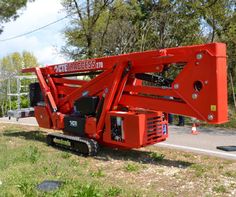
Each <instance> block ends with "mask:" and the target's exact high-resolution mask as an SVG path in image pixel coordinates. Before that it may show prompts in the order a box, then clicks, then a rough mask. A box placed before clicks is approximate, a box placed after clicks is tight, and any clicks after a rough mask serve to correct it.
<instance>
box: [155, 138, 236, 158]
mask: <svg viewBox="0 0 236 197" xmlns="http://www.w3.org/2000/svg"><path fill="white" fill-rule="evenodd" d="M157 145H160V146H167V147H174V148H179V149H183V150H191V151H198V152H203V153H208V154H215V155H221V156H228V157H231V158H234V159H236V155H235V154H230V153H223V152H218V151H213V150H208V149H202V148H194V147H190V146H182V145H176V144H168V143H164V142H161V143H159V144H157Z"/></svg>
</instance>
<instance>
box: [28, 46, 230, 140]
mask: <svg viewBox="0 0 236 197" xmlns="http://www.w3.org/2000/svg"><path fill="white" fill-rule="evenodd" d="M176 63H177V64H178V63H182V64H185V66H184V68H183V70H182V71H181V72H180V73H179V74H178V75H177V76H176V78H175V79H174V81H173V83H172V84H171V87H170V88H163V87H153V86H143V85H142V81H141V80H139V79H135V74H136V73H161V72H163V70H164V68H165V66H172V65H173V64H176ZM91 71H102V73H101V74H99V75H98V76H97V77H95V78H94V79H92V80H90V81H85V80H78V79H68V78H65V77H64V76H67V75H68V74H76V73H78V74H79V73H86V72H91ZM23 72H34V73H35V74H36V75H37V77H38V80H39V83H40V87H41V89H42V92H43V95H44V99H45V103H46V106H45V107H44V108H43V110H46V111H45V112H44V113H47V114H45V117H47V118H48V121H46V123H45V122H44V123H43V124H41V125H40V126H42V127H46V128H53V129H63V128H64V123H63V118H64V116H65V114H70V113H71V112H72V110H73V105H74V102H75V101H76V100H77V99H78V98H80V97H82V96H84V95H89V96H95V95H96V96H99V97H100V98H102V97H103V98H104V105H103V110H102V113H101V116H100V118H99V121H97V120H96V119H95V118H92V117H90V118H88V119H87V120H86V127H87V129H88V130H89V131H90V135H89V137H91V138H96V139H97V140H101V139H102V135H103V130H104V126H105V120H106V116H107V113H108V112H109V111H119V106H124V107H127V108H129V109H131V108H132V109H136V108H142V109H147V110H153V111H162V112H167V113H174V114H182V115H186V116H192V117H196V118H197V119H200V120H204V121H207V122H209V123H212V124H219V123H224V122H226V121H227V66H226V46H225V44H223V43H211V44H205V45H196V46H186V47H177V48H168V49H163V50H154V51H146V52H138V53H130V54H124V55H118V56H111V57H104V58H97V59H91V60H81V61H77V62H69V63H63V64H56V65H51V66H46V67H43V68H39V67H36V68H27V69H23ZM196 82H198V83H200V84H201V86H202V87H201V90H198V89H196V88H195V87H194V84H195V83H196ZM169 98H174V99H169ZM36 108H37V107H36ZM37 110H42V107H41V108H40V107H38V108H37V109H36V111H37ZM36 118H37V119H39V117H37V116H36ZM38 121H39V120H38ZM94 129H95V131H92V130H94Z"/></svg>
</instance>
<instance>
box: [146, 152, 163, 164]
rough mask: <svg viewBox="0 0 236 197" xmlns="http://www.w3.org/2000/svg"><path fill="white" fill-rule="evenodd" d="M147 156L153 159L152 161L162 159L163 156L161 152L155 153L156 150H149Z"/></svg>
mask: <svg viewBox="0 0 236 197" xmlns="http://www.w3.org/2000/svg"><path fill="white" fill-rule="evenodd" d="M149 156H150V157H151V158H152V159H153V160H154V161H157V162H158V161H163V159H164V158H165V155H164V154H161V153H157V152H151V153H150V154H149Z"/></svg>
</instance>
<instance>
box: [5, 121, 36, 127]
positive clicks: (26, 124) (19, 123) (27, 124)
mask: <svg viewBox="0 0 236 197" xmlns="http://www.w3.org/2000/svg"><path fill="white" fill-rule="evenodd" d="M0 123H3V124H17V125H24V126H34V127H37V126H38V125H37V124H29V123H23V122H7V121H0Z"/></svg>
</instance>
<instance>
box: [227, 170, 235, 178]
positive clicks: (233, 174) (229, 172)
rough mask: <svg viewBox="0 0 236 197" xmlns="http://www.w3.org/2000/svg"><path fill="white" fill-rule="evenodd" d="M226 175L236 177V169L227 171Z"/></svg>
mask: <svg viewBox="0 0 236 197" xmlns="http://www.w3.org/2000/svg"><path fill="white" fill-rule="evenodd" d="M225 176H227V177H231V178H236V171H235V170H234V171H233V170H232V171H227V172H225Z"/></svg>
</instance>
